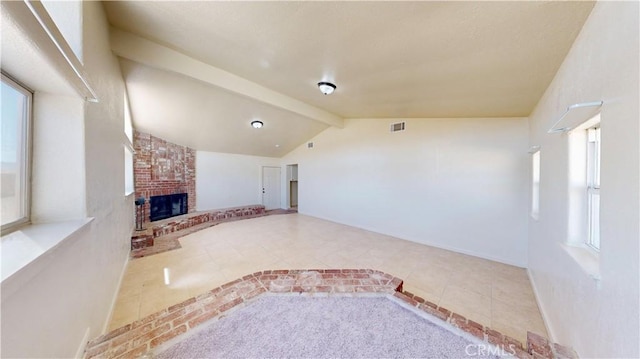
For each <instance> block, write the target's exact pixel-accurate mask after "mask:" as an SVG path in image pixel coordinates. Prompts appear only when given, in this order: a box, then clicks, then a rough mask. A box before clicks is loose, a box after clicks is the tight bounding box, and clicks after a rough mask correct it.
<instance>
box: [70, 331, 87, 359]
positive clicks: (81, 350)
mask: <svg viewBox="0 0 640 359" xmlns="http://www.w3.org/2000/svg"><path fill="white" fill-rule="evenodd" d="M90 334H91V328H90V327H89V328H87V330H86V331H85V332H84V337H82V342H80V346H79V347H78V350H77V351H76V355H75V356H74V358H78V359H80V358H82V357H84V350H85V349H86V347H87V343H88V342H89V335H90Z"/></svg>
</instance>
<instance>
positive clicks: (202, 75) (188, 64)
mask: <svg viewBox="0 0 640 359" xmlns="http://www.w3.org/2000/svg"><path fill="white" fill-rule="evenodd" d="M111 49H112V51H113V52H114V53H115V54H116V55H117V56H120V57H122V58H125V59H128V60H132V61H135V62H138V63H141V64H144V65H147V66H150V67H153V68H157V69H161V70H166V71H170V72H174V73H178V74H181V75H185V76H188V77H190V78H193V79H196V80H199V81H203V82H205V83H208V84H211V85H214V86H217V87H220V88H223V89H225V90H228V91H231V92H233V93H236V94H240V95H242V96H246V97H249V98H251V99H254V100H257V101H260V102H262V103H266V104H268V105H271V106H275V107H277V108H281V109H284V110H287V111H291V112H293V113H297V114H299V115H302V116H305V117H307V118H310V119H313V120H316V121H319V122H322V123H324V124H327V125H329V126H334V127H338V128H343V127H344V120H343V119H342V118H341V117H339V116H336V115H335V114H332V113H330V112H328V111H325V110H323V109H320V108H317V107H315V106H311V105H309V104H306V103H304V102H302V101H300V100H297V99H295V98H292V97H289V96H286V95H283V94H281V93H279V92H276V91H274V90H271V89H268V88H266V87H264V86H262V85H259V84H257V83H255V82H252V81H249V80H247V79H244V78H242V77H239V76H237V75H234V74H232V73H230V72H227V71H224V70H222V69H219V68H217V67H215V66H211V65H209V64H206V63H204V62H202V61H199V60H196V59H194V58H192V57H189V56H187V55H185V54H182V53H180V52H178V51H175V50H173V49H170V48H168V47H165V46H163V45H160V44H158V43H155V42H153V41H149V40H147V39H144V38H142V37H140V36H137V35H134V34H131V33H129V32H126V31H122V30H119V29H116V28H111Z"/></svg>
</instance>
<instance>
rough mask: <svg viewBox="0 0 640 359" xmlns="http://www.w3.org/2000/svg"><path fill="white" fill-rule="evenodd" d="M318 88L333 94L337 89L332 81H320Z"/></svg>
mask: <svg viewBox="0 0 640 359" xmlns="http://www.w3.org/2000/svg"><path fill="white" fill-rule="evenodd" d="M318 88H319V89H320V91H322V93H323V94H325V95H331V94H332V93H333V91H335V90H336V85H334V84H332V83H331V82H318Z"/></svg>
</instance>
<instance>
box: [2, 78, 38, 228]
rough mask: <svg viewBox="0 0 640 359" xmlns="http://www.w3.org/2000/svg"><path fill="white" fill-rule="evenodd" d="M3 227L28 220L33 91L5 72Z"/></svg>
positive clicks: (3, 106)
mask: <svg viewBox="0 0 640 359" xmlns="http://www.w3.org/2000/svg"><path fill="white" fill-rule="evenodd" d="M1 92H2V100H1V101H2V120H1V125H0V131H1V132H0V138H1V140H2V142H1V147H2V163H1V165H0V172H2V180H1V181H0V183H1V184H2V198H1V202H2V209H1V210H2V212H0V218H2V231H3V232H4V231H5V230H7V229H10V228H11V227H14V226H16V225H18V224H22V223H25V222H28V220H29V192H30V188H29V167H30V166H29V148H30V146H29V137H30V136H29V127H30V125H31V99H32V94H31V92H29V91H28V90H26V89H25V88H24V87H22V86H20V85H19V84H17V83H16V82H14V81H13V80H11V79H10V78H8V77H6V76H4V75H2V91H1Z"/></svg>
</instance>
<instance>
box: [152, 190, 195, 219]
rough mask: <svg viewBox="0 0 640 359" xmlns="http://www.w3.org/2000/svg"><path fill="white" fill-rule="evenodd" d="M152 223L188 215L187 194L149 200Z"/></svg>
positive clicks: (153, 197) (155, 197) (156, 197)
mask: <svg viewBox="0 0 640 359" xmlns="http://www.w3.org/2000/svg"><path fill="white" fill-rule="evenodd" d="M149 206H150V214H149V219H150V220H151V222H153V221H159V220H161V219H165V218H169V217H175V216H179V215H181V214H186V213H187V211H188V201H187V194H186V193H178V194H169V195H166V196H151V198H150V200H149Z"/></svg>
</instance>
